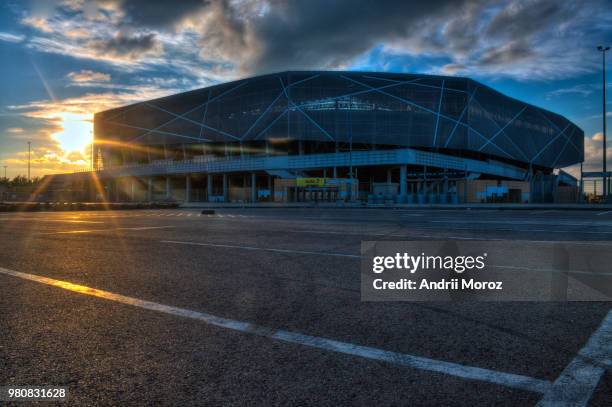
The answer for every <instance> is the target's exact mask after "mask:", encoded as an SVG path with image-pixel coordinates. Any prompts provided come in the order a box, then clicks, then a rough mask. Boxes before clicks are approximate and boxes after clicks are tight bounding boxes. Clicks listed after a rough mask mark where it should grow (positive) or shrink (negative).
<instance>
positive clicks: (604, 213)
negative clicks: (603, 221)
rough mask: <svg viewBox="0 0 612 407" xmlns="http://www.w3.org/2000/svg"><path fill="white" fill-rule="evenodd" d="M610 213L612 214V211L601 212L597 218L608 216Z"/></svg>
mask: <svg viewBox="0 0 612 407" xmlns="http://www.w3.org/2000/svg"><path fill="white" fill-rule="evenodd" d="M608 213H612V211H605V212H599V213H598V214H597V216H601V215H606V214H608Z"/></svg>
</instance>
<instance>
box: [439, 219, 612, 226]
mask: <svg viewBox="0 0 612 407" xmlns="http://www.w3.org/2000/svg"><path fill="white" fill-rule="evenodd" d="M429 222H431V223H469V224H474V223H479V224H490V225H495V224H508V225H546V226H590V227H593V226H602V227H603V226H610V225H612V223H610V221H597V222H593V221H587V222H568V221H559V220H557V221H555V220H551V221H537V220H529V221H523V220H509V221H505V220H476V219H469V220H462V219H447V220H430V221H429Z"/></svg>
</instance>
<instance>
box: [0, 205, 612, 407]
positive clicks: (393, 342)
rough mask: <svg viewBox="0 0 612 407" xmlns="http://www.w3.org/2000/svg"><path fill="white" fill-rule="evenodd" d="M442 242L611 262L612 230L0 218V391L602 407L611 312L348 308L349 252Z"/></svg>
mask: <svg viewBox="0 0 612 407" xmlns="http://www.w3.org/2000/svg"><path fill="white" fill-rule="evenodd" d="M440 239H451V240H452V239H455V240H489V239H491V240H512V241H536V242H553V241H565V242H587V243H588V244H592V245H593V247H601V250H606V251H609V250H610V249H612V211H563V210H521V211H512V210H487V209H479V210H467V209H455V210H444V209H439V210H419V209H407V210H384V209H329V208H326V209H316V208H292V209H289V208H287V209H279V208H267V209H218V210H216V213H215V214H213V215H202V214H201V213H200V211H199V210H196V209H167V210H131V211H111V212H49V213H44V212H40V213H3V214H0V332H1V334H0V386H9V385H10V386H13V385H15V386H17V385H19V386H24V385H37V386H42V385H56V386H67V387H68V388H69V391H70V395H69V399H68V401H67V402H66V403H65V404H68V405H283V406H285V405H334V406H336V405H368V406H369V405H381V406H382V405H411V406H418V405H445V406H489V405H502V406H503V405H508V406H517V405H536V404H538V403H540V405H563V404H562V403H566V405H570V404H568V403H570V402H571V403H574V404H572V405H592V406H607V405H611V402H610V401H611V400H612V374H611V371H610V366H611V365H612V316H610V314H609V313H610V309H611V306H610V303H606V302H567V303H557V302H541V303H536V302H531V303H527V302H504V303H477V302H465V303H457V302H435V303H431V302H427V303H425V302H424V303H413V302H362V301H361V298H360V269H359V267H360V245H361V242H362V241H366V240H367V241H371V240H440ZM576 366H578V367H576ZM577 372H587V373H588V374H584V375H582V376H581V377H580V378H579V379H580V380H579V384H580V386H579V387H580V388H579V389H578V390H575V391H574V390H571V389H573V387H572V386H570V385H568V383H569V382H568V380H569V381H570V382H571V380H574V379H575V378H576V376H577ZM570 384H571V383H570ZM568 388H569V389H570V390H569V391H568V390H567V389H568ZM0 403H1V402H0ZM16 405H19V404H16Z"/></svg>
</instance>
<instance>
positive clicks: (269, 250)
mask: <svg viewBox="0 0 612 407" xmlns="http://www.w3.org/2000/svg"><path fill="white" fill-rule="evenodd" d="M161 242H162V243H170V244H184V245H191V246H206V247H221V248H227V249H243V250H261V251H265V252H274V253H291V254H314V255H317V256H332V257H351V258H355V259H360V258H361V256H360V255H358V254H346V253H329V252H311V251H307V250H290V249H273V248H269V247H254V246H235V245H230V244H217V243H201V242H182V241H177V240H161Z"/></svg>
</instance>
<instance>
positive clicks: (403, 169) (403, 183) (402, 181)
mask: <svg viewBox="0 0 612 407" xmlns="http://www.w3.org/2000/svg"><path fill="white" fill-rule="evenodd" d="M406 173H407V167H406V166H405V165H402V166H400V196H401V197H404V196H405V195H406Z"/></svg>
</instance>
